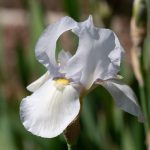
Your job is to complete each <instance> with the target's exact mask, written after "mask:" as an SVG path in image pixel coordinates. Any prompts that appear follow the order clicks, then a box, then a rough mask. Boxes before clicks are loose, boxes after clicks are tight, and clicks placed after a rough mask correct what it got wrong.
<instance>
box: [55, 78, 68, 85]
mask: <svg viewBox="0 0 150 150" xmlns="http://www.w3.org/2000/svg"><path fill="white" fill-rule="evenodd" d="M55 81H56V83H58V84H63V85H68V84H69V82H70V81H69V80H67V79H57V80H55Z"/></svg>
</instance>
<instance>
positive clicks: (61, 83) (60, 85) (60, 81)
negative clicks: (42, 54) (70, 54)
mask: <svg viewBox="0 0 150 150" xmlns="http://www.w3.org/2000/svg"><path fill="white" fill-rule="evenodd" d="M69 83H70V81H69V80H67V79H63V78H60V79H56V80H55V86H56V88H57V89H58V90H63V89H64V88H65V86H67V85H68V84H69Z"/></svg>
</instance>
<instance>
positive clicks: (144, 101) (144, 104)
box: [139, 87, 148, 133]
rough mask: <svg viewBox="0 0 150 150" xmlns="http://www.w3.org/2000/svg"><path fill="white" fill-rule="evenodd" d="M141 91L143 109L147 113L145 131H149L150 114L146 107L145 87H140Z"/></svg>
mask: <svg viewBox="0 0 150 150" xmlns="http://www.w3.org/2000/svg"><path fill="white" fill-rule="evenodd" d="M139 91H140V99H141V105H142V109H143V112H144V115H145V119H146V121H145V122H144V127H145V133H147V131H148V120H147V119H148V116H147V113H148V112H147V107H146V97H145V91H144V87H140V88H139Z"/></svg>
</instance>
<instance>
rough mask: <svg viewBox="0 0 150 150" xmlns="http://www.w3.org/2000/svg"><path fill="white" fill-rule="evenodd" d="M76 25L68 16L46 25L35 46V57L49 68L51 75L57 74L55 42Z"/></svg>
mask: <svg viewBox="0 0 150 150" xmlns="http://www.w3.org/2000/svg"><path fill="white" fill-rule="evenodd" d="M76 26H77V23H76V22H75V21H74V20H73V19H72V18H70V17H67V16H66V17H64V18H62V19H60V20H59V21H57V22H56V23H54V24H52V25H50V26H48V27H47V29H46V30H45V31H44V33H43V34H42V36H41V37H40V39H39V40H38V42H37V44H36V48H35V53H36V57H37V59H38V60H39V62H40V63H42V64H43V65H44V66H45V67H47V68H48V69H49V70H50V73H51V76H57V74H58V66H57V62H56V59H55V49H56V42H57V40H58V38H59V36H60V35H61V34H62V33H63V32H65V31H68V30H71V29H73V28H75V27H76Z"/></svg>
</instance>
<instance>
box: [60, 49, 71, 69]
mask: <svg viewBox="0 0 150 150" xmlns="http://www.w3.org/2000/svg"><path fill="white" fill-rule="evenodd" d="M71 57H72V55H71V53H70V52H69V51H64V50H61V51H60V53H59V55H58V61H59V62H60V65H61V66H65V65H66V63H67V61H68V60H69V59H70V58H71Z"/></svg>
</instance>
